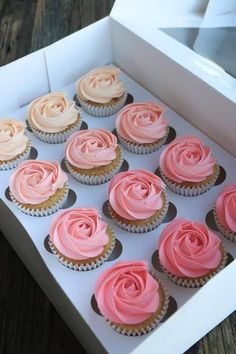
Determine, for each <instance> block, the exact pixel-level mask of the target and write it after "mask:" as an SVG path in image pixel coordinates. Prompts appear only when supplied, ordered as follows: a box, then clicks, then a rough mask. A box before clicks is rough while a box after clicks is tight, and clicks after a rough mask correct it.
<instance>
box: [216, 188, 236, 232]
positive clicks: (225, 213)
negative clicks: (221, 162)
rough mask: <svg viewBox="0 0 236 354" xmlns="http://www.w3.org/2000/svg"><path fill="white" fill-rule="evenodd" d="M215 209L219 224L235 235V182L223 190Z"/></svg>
mask: <svg viewBox="0 0 236 354" xmlns="http://www.w3.org/2000/svg"><path fill="white" fill-rule="evenodd" d="M215 208H216V214H217V217H218V219H219V222H220V224H221V225H223V226H224V227H225V228H226V229H227V230H230V231H231V232H234V233H236V182H235V183H232V184H230V185H229V186H226V187H225V188H224V189H223V191H222V192H221V193H220V195H219V196H218V198H217V200H216V204H215Z"/></svg>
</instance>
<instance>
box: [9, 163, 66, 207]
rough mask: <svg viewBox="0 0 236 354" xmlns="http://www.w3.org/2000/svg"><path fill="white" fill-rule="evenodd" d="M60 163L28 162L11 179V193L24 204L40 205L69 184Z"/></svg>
mask: <svg viewBox="0 0 236 354" xmlns="http://www.w3.org/2000/svg"><path fill="white" fill-rule="evenodd" d="M67 179H68V178H67V175H66V173H65V172H63V171H62V169H61V167H60V165H59V163H58V162H57V161H55V162H49V161H40V160H27V161H24V162H21V163H20V164H19V166H18V167H17V169H16V170H15V172H14V173H13V174H12V175H11V177H10V192H11V193H12V195H13V196H14V197H15V199H16V200H17V201H18V202H20V203H22V204H31V205H35V204H40V203H43V202H45V201H46V200H48V199H49V197H50V196H51V195H53V194H55V193H56V191H57V189H58V188H62V187H63V186H64V184H65V183H66V182H67Z"/></svg>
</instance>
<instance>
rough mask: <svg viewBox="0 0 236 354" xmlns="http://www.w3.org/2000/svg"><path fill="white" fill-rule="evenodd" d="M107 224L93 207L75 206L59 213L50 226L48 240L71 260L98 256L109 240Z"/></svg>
mask: <svg viewBox="0 0 236 354" xmlns="http://www.w3.org/2000/svg"><path fill="white" fill-rule="evenodd" d="M106 230H107V224H106V223H105V222H104V221H103V220H101V218H100V215H99V213H98V211H97V210H96V209H94V208H77V209H69V210H65V211H63V212H62V213H59V214H58V215H57V216H56V217H55V218H54V219H53V222H52V224H51V227H50V231H49V236H50V240H51V241H52V243H53V244H54V246H55V247H56V248H57V250H58V251H59V252H60V253H62V254H63V255H64V256H66V257H68V258H71V259H73V260H84V259H89V258H93V257H96V256H98V255H99V254H100V253H102V252H103V250H104V246H105V245H107V244H108V242H109V236H108V234H107V232H106Z"/></svg>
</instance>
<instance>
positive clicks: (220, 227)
mask: <svg viewBox="0 0 236 354" xmlns="http://www.w3.org/2000/svg"><path fill="white" fill-rule="evenodd" d="M213 215H214V219H215V222H216V226H217V228H218V230H219V231H220V233H221V234H222V235H223V236H224V237H225V238H227V239H228V240H230V241H233V242H236V233H234V232H232V231H230V230H228V229H226V228H225V227H224V226H223V225H221V223H220V221H219V219H218V216H217V213H216V209H215V208H214V209H213Z"/></svg>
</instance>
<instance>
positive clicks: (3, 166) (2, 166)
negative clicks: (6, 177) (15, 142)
mask: <svg viewBox="0 0 236 354" xmlns="http://www.w3.org/2000/svg"><path fill="white" fill-rule="evenodd" d="M30 149H31V143H30V141H28V144H27V146H26V148H25V151H23V152H22V153H21V154H20V155H18V156H16V157H14V158H13V159H11V160H8V161H0V171H7V170H11V169H12V168H16V167H17V166H18V165H19V164H20V163H21V162H22V161H25V160H28V159H29V157H30Z"/></svg>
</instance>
